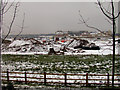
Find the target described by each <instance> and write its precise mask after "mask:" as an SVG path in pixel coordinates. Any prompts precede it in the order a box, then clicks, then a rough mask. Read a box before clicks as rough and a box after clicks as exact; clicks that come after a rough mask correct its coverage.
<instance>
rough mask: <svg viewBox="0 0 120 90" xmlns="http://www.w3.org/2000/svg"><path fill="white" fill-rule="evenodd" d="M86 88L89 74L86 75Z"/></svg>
mask: <svg viewBox="0 0 120 90" xmlns="http://www.w3.org/2000/svg"><path fill="white" fill-rule="evenodd" d="M86 86H88V73H86Z"/></svg>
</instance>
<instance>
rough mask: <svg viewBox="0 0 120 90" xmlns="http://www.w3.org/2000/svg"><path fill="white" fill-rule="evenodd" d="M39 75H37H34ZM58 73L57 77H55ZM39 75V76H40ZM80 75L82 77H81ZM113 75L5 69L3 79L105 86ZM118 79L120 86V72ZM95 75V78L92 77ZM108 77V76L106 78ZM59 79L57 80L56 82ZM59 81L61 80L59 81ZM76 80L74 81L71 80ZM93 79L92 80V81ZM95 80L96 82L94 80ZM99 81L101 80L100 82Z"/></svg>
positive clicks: (116, 82)
mask: <svg viewBox="0 0 120 90" xmlns="http://www.w3.org/2000/svg"><path fill="white" fill-rule="evenodd" d="M35 75H37V76H36V77H34V76H35ZM50 75H51V76H54V77H48V76H50ZM56 75H57V77H55V76H56ZM38 76H39V77H38ZM68 76H69V77H68ZM80 76H81V77H82V78H80ZM96 76H98V77H101V76H102V77H104V78H102V79H101V78H96ZM111 76H112V75H110V74H109V73H107V74H106V75H103V74H89V73H86V74H67V73H64V74H55V73H46V72H44V73H30V72H9V71H3V72H2V80H3V81H4V80H5V81H7V82H10V81H14V82H25V84H27V83H43V84H44V85H46V84H51V83H53V84H64V85H65V86H67V85H71V84H78V85H85V86H90V85H104V86H108V87H109V86H111V81H112V79H111V78H110V77H111ZM115 76H116V77H117V79H114V80H115V85H118V86H120V78H118V77H120V74H115ZM70 77H79V78H70ZM90 77H94V78H90ZM105 77H106V78H105ZM56 81H57V82H56ZM58 81H59V82H58ZM71 81H74V82H71ZM90 81H91V82H90ZM93 81H95V82H93ZM98 81H99V82H98Z"/></svg>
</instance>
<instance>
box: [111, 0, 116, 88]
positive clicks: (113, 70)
mask: <svg viewBox="0 0 120 90" xmlns="http://www.w3.org/2000/svg"><path fill="white" fill-rule="evenodd" d="M111 1H112V0H111ZM111 5H112V17H113V36H112V38H113V60H112V64H113V67H112V87H114V74H115V31H116V30H115V19H114V18H115V15H114V5H113V1H112V2H111Z"/></svg>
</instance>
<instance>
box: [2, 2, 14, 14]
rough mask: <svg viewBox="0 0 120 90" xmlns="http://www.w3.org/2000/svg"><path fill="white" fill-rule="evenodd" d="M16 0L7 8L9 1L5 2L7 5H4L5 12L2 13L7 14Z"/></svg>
mask: <svg viewBox="0 0 120 90" xmlns="http://www.w3.org/2000/svg"><path fill="white" fill-rule="evenodd" d="M14 1H15V0H14ZM14 1H13V2H12V3H11V4H10V6H9V7H8V8H7V9H6V10H5V8H6V6H7V4H8V1H7V4H5V6H4V8H3V13H2V14H5V13H6V12H8V11H9V9H10V8H11V7H12V6H13V4H14ZM4 10H5V11H4Z"/></svg>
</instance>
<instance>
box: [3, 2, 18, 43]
mask: <svg viewBox="0 0 120 90" xmlns="http://www.w3.org/2000/svg"><path fill="white" fill-rule="evenodd" d="M5 5H6V4H5ZM11 5H12V4H11ZM18 6H19V2H17V3H16V5H15V9H14V13H13V18H12V21H11V23H10V25H9V27H8V29H9V30H8V32H7V34H6V36H5V37H4V39H3V40H2V42H4V40H5V39H6V38H7V37H8V35H9V34H10V32H11V30H12V26H13V24H14V21H15V18H16V13H17V8H18ZM7 11H8V9H7ZM5 12H6V11H5ZM3 13H4V12H3Z"/></svg>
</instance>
